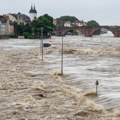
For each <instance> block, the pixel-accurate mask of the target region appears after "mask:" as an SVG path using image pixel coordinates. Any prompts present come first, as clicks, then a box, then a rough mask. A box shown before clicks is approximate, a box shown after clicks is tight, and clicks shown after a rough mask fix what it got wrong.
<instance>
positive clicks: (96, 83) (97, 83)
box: [95, 80, 99, 95]
mask: <svg viewBox="0 0 120 120" xmlns="http://www.w3.org/2000/svg"><path fill="white" fill-rule="evenodd" d="M95 85H96V95H98V92H97V89H98V85H99V81H98V80H96V82H95Z"/></svg>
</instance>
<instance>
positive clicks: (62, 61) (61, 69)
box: [61, 36, 63, 75]
mask: <svg viewBox="0 0 120 120" xmlns="http://www.w3.org/2000/svg"><path fill="white" fill-rule="evenodd" d="M61 75H63V36H62V52H61Z"/></svg>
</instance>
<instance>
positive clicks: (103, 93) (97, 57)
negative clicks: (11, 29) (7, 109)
mask: <svg viewBox="0 0 120 120" xmlns="http://www.w3.org/2000/svg"><path fill="white" fill-rule="evenodd" d="M61 40H62V38H61V37H52V38H51V39H46V40H43V41H44V43H50V44H51V47H48V48H44V54H43V61H41V58H42V56H41V47H40V45H41V40H27V39H10V40H0V49H1V51H2V52H3V54H6V55H7V58H6V57H5V56H3V54H2V52H1V55H2V56H1V63H4V61H5V60H6V59H7V60H9V58H10V60H13V61H12V62H13V65H14V64H15V63H16V65H17V68H16V67H15V66H13V67H12V68H10V70H11V69H12V70H13V71H16V69H18V68H20V71H22V72H24V74H27V75H28V74H32V75H33V74H34V75H36V74H41V76H42V77H41V78H40V79H41V82H44V81H45V82H46V83H47V84H54V82H56V84H57V83H58V84H60V85H61V84H62V85H66V86H69V87H70V88H71V90H72V89H73V91H74V93H75V94H76V95H80V96H84V97H85V98H86V99H87V100H89V101H92V102H93V103H94V104H96V105H99V106H101V107H102V108H104V110H107V111H113V110H116V111H119V110H120V102H119V101H120V62H119V61H120V38H115V37H112V36H94V37H90V38H89V37H82V36H65V37H63V41H64V45H63V48H64V52H63V53H64V55H63V73H64V75H63V76H60V75H59V74H60V72H61V48H62V47H61ZM33 49H34V51H33ZM21 51H22V53H21ZM24 51H29V54H27V53H24ZM9 54H10V55H9ZM22 54H23V55H22ZM32 54H33V55H34V57H36V59H35V58H34V57H33V55H32ZM24 55H26V56H25V58H24ZM11 56H13V58H11ZM16 56H17V57H16ZM2 58H4V60H2ZM14 58H16V60H15V61H14ZM31 60H33V61H31ZM7 62H9V61H7ZM14 62H15V63H14ZM10 64H11V63H10ZM7 67H8V69H9V65H8V66H6V67H4V66H3V68H1V71H2V72H5V70H6V69H7ZM7 72H8V71H7ZM18 73H19V72H18ZM5 74H6V73H5ZM5 74H2V75H1V81H4V78H5ZM10 74H13V73H10ZM45 74H46V75H47V76H46V75H45ZM6 75H9V73H7V74H6ZM18 76H19V75H18ZM18 76H17V78H14V77H13V76H12V77H8V78H9V85H7V87H8V88H11V89H13V88H14V89H16V88H15V86H13V88H12V85H10V84H12V83H10V80H11V82H12V80H13V79H18V81H19V82H18V83H17V81H14V83H15V82H16V84H15V85H18V84H19V83H21V81H20V79H21V78H20V79H19V77H18ZM48 76H54V78H55V81H52V80H48ZM8 78H6V80H7V79H8ZM22 78H24V76H22ZM37 79H38V78H37V77H35V78H34V82H33V81H32V80H31V79H30V78H29V79H27V81H26V82H25V81H22V85H23V87H25V86H26V85H28V84H30V85H32V82H33V84H35V83H36V84H35V85H37V84H38V80H37ZM50 79H52V78H50ZM96 80H98V81H99V85H98V95H97V96H96V85H95V82H96ZM28 81H29V82H28ZM7 82H8V80H7ZM7 82H4V84H3V83H2V82H1V88H0V89H1V90H2V86H4V85H5V84H7ZM24 85H25V86H24ZM35 85H33V86H32V87H34V86H35ZM62 85H61V86H60V87H61V89H64V91H65V88H64V87H62ZM18 86H19V85H18ZM18 86H17V87H18ZM6 89H7V88H6ZM18 89H19V87H18ZM18 89H17V91H16V92H14V94H13V95H12V96H16V94H18V93H19V94H20V95H21V96H24V94H26V93H24V92H23V91H24V90H21V91H19V92H18ZM2 92H3V91H2ZM22 92H23V93H22ZM28 92H31V90H30V89H27V93H28ZM10 94H11V93H10ZM10 94H9V95H10ZM31 94H33V92H32V93H31ZM66 94H69V91H68V92H67V93H66ZM21 96H17V97H19V98H21ZM58 96H59V94H58ZM4 97H5V95H1V97H0V100H2V98H4ZM6 97H8V96H6ZM26 99H31V98H26ZM3 101H4V100H3ZM15 101H16V99H11V100H8V103H9V102H12V103H13V104H15ZM21 102H22V101H21ZM66 102H67V101H66ZM68 102H70V101H68ZM5 103H7V102H5ZM5 103H4V104H5ZM4 104H2V106H4ZM26 106H27V104H26ZM17 107H20V106H19V104H17ZM3 108H4V107H3ZM3 108H1V109H3ZM66 114H67V113H66ZM61 120H62V119H61Z"/></svg>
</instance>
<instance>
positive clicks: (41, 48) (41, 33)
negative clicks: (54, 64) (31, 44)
mask: <svg viewBox="0 0 120 120" xmlns="http://www.w3.org/2000/svg"><path fill="white" fill-rule="evenodd" d="M41 54H42V61H43V27H41Z"/></svg>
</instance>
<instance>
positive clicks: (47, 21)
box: [31, 14, 53, 36]
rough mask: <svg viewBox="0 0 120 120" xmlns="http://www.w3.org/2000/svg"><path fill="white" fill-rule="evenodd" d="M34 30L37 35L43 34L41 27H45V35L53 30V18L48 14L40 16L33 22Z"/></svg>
mask: <svg viewBox="0 0 120 120" xmlns="http://www.w3.org/2000/svg"><path fill="white" fill-rule="evenodd" d="M31 26H32V31H33V33H34V34H35V35H41V34H40V33H41V28H43V33H44V35H45V36H47V35H48V33H51V32H52V29H53V18H52V17H51V16H49V15H48V14H45V15H43V16H40V17H38V19H36V20H34V21H33V22H32V23H31Z"/></svg>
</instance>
